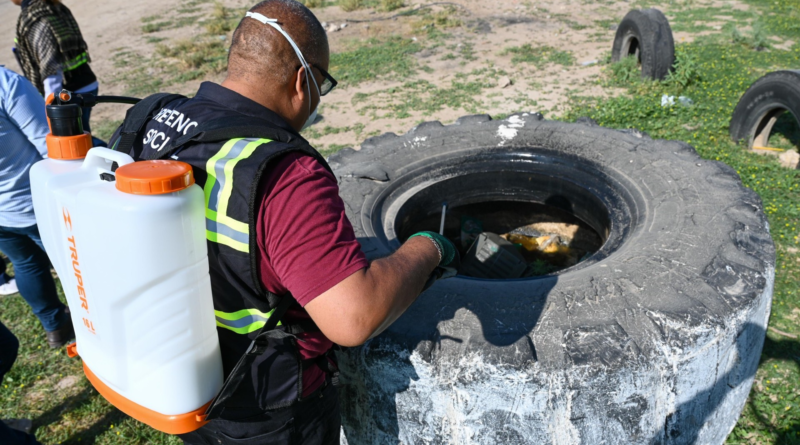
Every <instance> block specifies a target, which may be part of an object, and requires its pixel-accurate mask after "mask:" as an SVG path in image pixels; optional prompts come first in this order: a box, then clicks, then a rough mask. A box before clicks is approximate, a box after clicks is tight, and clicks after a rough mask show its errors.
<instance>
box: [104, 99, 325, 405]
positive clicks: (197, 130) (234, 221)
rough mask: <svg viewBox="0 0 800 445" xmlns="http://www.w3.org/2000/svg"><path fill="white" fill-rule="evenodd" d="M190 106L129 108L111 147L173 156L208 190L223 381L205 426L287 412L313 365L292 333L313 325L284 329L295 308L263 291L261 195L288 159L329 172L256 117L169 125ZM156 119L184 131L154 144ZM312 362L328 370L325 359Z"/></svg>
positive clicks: (172, 102) (176, 102)
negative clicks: (296, 156)
mask: <svg viewBox="0 0 800 445" xmlns="http://www.w3.org/2000/svg"><path fill="white" fill-rule="evenodd" d="M187 101H188V99H187V98H185V97H184V96H180V95H172V94H156V95H153V96H150V97H148V98H146V99H144V100H142V101H141V102H140V103H139V104H137V105H135V106H134V107H132V108H131V109H130V110H128V113H127V115H126V118H125V121H123V124H122V125H121V126H120V128H119V130H118V135H119V137H118V138H117V139H116V141H112V143H111V144H110V145H111V146H112V148H113V149H115V150H117V151H122V152H125V153H127V154H129V155H131V157H133V158H134V159H135V160H154V159H166V158H169V157H173V156H175V155H176V154H178V155H179V159H180V161H182V162H186V163H188V164H190V165H191V166H192V168H193V171H194V174H195V180H196V183H197V184H198V185H199V186H200V187H202V188H203V190H204V191H205V201H206V238H207V240H208V261H209V266H210V267H209V270H210V275H211V288H212V295H213V299H214V312H215V315H216V319H217V332H218V334H219V337H220V344H221V346H222V348H221V349H222V355H223V366H224V369H225V375H226V382H225V386H224V387H223V390H222V391H221V393H220V395H219V396H218V397H217V399H216V400H215V403H214V405H213V406H212V407H211V409H210V410H209V418H215V417H223V418H228V419H232V417H231V416H227V415H226V411H227V412H228V413H231V412H235V413H236V415H235V417H241V416H246V415H255V414H257V413H258V412H263V411H266V410H270V409H276V408H282V407H286V406H290V405H292V404H294V403H295V402H297V401H299V400H300V399H301V395H302V388H303V385H302V374H303V372H302V371H303V369H304V368H305V367H307V366H310V364H311V363H304V362H303V361H302V360H301V359H300V356H299V352H298V350H297V345H296V339H295V337H294V334H296V333H299V332H305V331H309V330H314V329H316V326H314V325H313V323H309V324H308V325H304V326H298V325H292V326H286V325H284V324H282V323H281V322H280V318H281V317H282V316H283V314H284V312H285V311H286V309H287V308H288V307H289V306H290V305H297V302H296V301H295V300H294V298H293V297H292V296H291V295H289V294H286V295H275V294H273V293H271V292H269V291H267V290H266V289H265V288H264V286H263V284H262V282H261V280H260V278H259V270H258V266H257V259H258V246H257V244H256V233H255V227H256V223H255V218H256V216H257V215H258V202H257V200H258V196H257V195H258V187H259V183H260V182H261V181H260V180H261V178H262V176H263V175H264V173H265V172H266V171H267V170H268V169H269V167H270V162H271V161H273V160H275V159H276V158H278V157H279V156H281V155H283V154H286V153H289V152H300V153H303V154H305V155H308V156H312V157H314V158H315V159H316V160H317V161H318V162H320V163H321V164H322V165H323V166H324V167H325V168H326V169H328V170H329V171H330V167H329V166H328V164H327V162H326V161H325V159H324V158H323V157H322V156H321V155H320V154H319V153H318V152H317V151H316V150H315V149H314V148H312V147H311V146H310V145H309V144H308V142H307V141H306V140H305V139H303V138H302V137H300V136H298V135H297V134H293V133H290V132H288V131H286V130H283V129H280V128H276V127H275V126H270V125H269V122H268V121H265V120H262V119H258V118H254V117H249V116H245V115H239V116H236V115H234V116H233V117H231V116H230V115H228V116H224V117H216V118H214V117H213V116H209V119H208V120H205V121H204V122H199V123H198V122H193V123H192V122H189V121H187V122H173V120H175V119H176V113H179V112H180V110H181V108H182V106H183V105H184V104H186V103H187ZM165 110H166V111H165ZM165 112H166V113H167V114H169V115H170V117H169V118H165V117H164V113H165ZM180 117H181V116H178V118H180ZM154 119H155V120H157V121H159V122H165V121H166V122H173V123H172V124H171V125H172V127H177V128H178V130H183V131H182V132H181V131H174V132H172V133H169V135H167V134H163V135H162V136H161V139H159V140H157V141H152V138H154V137H156V136H154V134H153V130H152V129H151V131H149V132H146V124H147V122H148V121H151V120H154ZM169 119H173V120H169ZM176 124H177V126H176ZM181 125H183V126H184V127H180V126H181ZM148 141H150V142H148ZM154 146H156V147H158V149H154V148H153V147H154ZM315 362H316V363H318V364H320V366H321V367H323V369H324V370H327V371H334V370H333V369H330V367H329V366H331V363H330V361H329V360H328V358H327V357H323V358H322V359H317V360H315ZM326 368H327V369H326ZM232 420H235V419H232Z"/></svg>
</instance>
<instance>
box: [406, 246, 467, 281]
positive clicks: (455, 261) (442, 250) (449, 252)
mask: <svg viewBox="0 0 800 445" xmlns="http://www.w3.org/2000/svg"><path fill="white" fill-rule="evenodd" d="M415 236H424V237H425V238H428V239H430V240H431V241H433V243H434V244H435V245H436V249H437V250H438V251H439V254H440V255H441V260H439V265H438V266H437V267H436V269H435V270H434V271H433V274H432V275H431V278H430V279H429V280H428V282H427V283H426V284H425V289H427V288H429V287H430V286H431V285H432V284H433V283H434V282H435V281H436V280H440V279H443V278H451V277H454V276H456V275H457V274H458V268H459V267H460V266H461V256H460V255H459V254H458V249H456V246H455V244H453V243H452V242H451V241H450V240H449V239H447V238H445V237H444V236H442V235H439V234H438V233H436V232H418V233H415V234H413V235H411V236H410V237H408V239H411V238H414V237H415Z"/></svg>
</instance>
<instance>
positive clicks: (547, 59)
mask: <svg viewBox="0 0 800 445" xmlns="http://www.w3.org/2000/svg"><path fill="white" fill-rule="evenodd" d="M506 54H512V57H511V62H513V63H528V64H531V65H534V66H535V67H536V68H538V69H542V68H544V67H545V66H546V65H548V64H550V63H555V64H558V65H564V66H570V65H574V64H575V57H574V56H573V55H572V52H571V51H561V50H559V49H556V48H553V47H552V46H547V45H542V46H532V45H531V44H529V43H526V44H524V45H522V46H512V47H510V48H506V49H505V50H504V51H503V52H502V53H501V55H506Z"/></svg>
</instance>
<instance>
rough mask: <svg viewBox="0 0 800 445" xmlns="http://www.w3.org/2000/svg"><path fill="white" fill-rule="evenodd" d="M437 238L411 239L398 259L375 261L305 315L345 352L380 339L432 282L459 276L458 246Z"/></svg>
mask: <svg viewBox="0 0 800 445" xmlns="http://www.w3.org/2000/svg"><path fill="white" fill-rule="evenodd" d="M425 233H430V232H425ZM434 235H436V238H434V237H433V235H425V234H420V235H419V236H413V237H412V238H409V239H408V241H406V242H405V244H403V245H402V246H401V247H400V249H398V250H397V252H395V253H394V254H392V255H390V256H388V257H386V258H381V259H379V260H376V261H373V262H372V263H371V264H370V266H369V267H368V268H366V269H362V270H360V271H358V272H356V273H354V274H352V275H350V276H349V277H347V278H345V279H344V280H342V281H341V282H340V283H339V284H337V285H336V286H334V287H332V288H331V289H329V290H328V291H326V292H325V293H323V294H321V295H320V296H318V297H317V298H315V299H314V300H312V301H311V302H310V303H308V304H307V305H306V307H305V309H306V311H308V314H309V315H310V316H311V318H312V319H313V320H314V322H315V323H316V324H317V326H318V327H319V328H320V330H321V331H322V333H323V334H325V336H326V337H328V338H329V339H330V340H331V341H333V342H334V343H337V344H339V345H341V346H358V345H360V344H362V343H364V342H365V341H367V340H369V339H370V338H372V337H374V336H376V335H378V334H380V333H381V332H383V330H384V329H386V328H387V327H389V325H391V324H392V323H394V321H395V320H397V319H398V318H399V317H400V315H402V314H403V312H405V311H406V309H408V307H409V306H411V303H413V302H414V300H416V299H417V297H418V296H419V294H420V293H421V292H422V291H423V290H424V287H425V285H426V284H427V283H428V281H429V280H431V278H432V279H433V280H435V279H438V278H446V277H447V276H452V275H455V271H456V268H457V267H458V252H457V251H456V248H455V246H453V244H452V243H451V242H450V241H449V240H447V239H446V238H444V237H441V236H440V235H438V234H434ZM440 252H441V255H440ZM432 274H433V277H432ZM432 282H433V281H432V280H431V283H432Z"/></svg>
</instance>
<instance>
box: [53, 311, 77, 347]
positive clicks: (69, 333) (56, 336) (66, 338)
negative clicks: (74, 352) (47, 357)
mask: <svg viewBox="0 0 800 445" xmlns="http://www.w3.org/2000/svg"><path fill="white" fill-rule="evenodd" d="M73 338H75V329H73V328H72V319H71V318H69V317H67V323H66V324H64V326H62V327H61V328H59V329H56V330H55V331H50V332H48V333H47V344H48V345H50V347H51V348H60V347H62V346H64V345H66V344H67V343H69V342H70V340H72V339H73Z"/></svg>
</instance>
